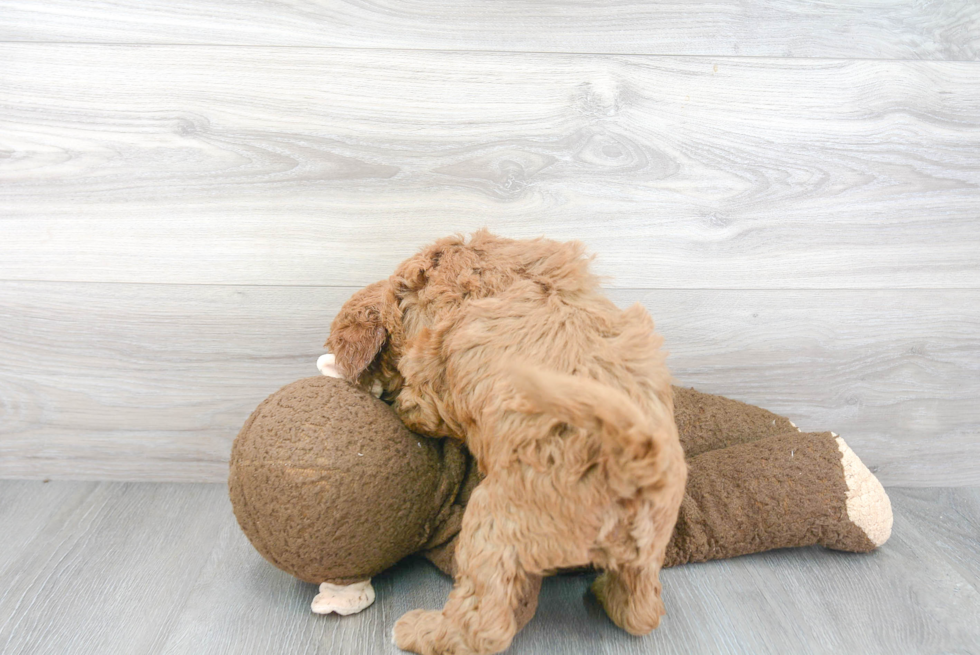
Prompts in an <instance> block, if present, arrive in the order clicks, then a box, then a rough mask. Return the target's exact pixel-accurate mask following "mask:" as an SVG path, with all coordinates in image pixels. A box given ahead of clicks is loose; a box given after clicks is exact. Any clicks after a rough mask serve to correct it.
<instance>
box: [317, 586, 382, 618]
mask: <svg viewBox="0 0 980 655" xmlns="http://www.w3.org/2000/svg"><path fill="white" fill-rule="evenodd" d="M373 602H374V587H372V586H371V581H370V580H365V581H364V582H355V583H354V584H349V585H340V584H331V583H329V582H324V583H322V584H321V585H320V593H318V594H317V595H316V598H314V599H313V603H312V604H311V605H310V608H311V609H312V610H313V612H314V613H316V614H330V613H331V612H336V613H337V614H340V615H341V616H347V615H348V614H357V613H358V612H360V611H361V610H363V609H366V608H368V607H370V606H371V603H373Z"/></svg>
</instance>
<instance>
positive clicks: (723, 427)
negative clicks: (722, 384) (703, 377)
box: [673, 387, 799, 459]
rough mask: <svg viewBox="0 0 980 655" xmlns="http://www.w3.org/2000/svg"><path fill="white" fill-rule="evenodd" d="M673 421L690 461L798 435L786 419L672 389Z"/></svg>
mask: <svg viewBox="0 0 980 655" xmlns="http://www.w3.org/2000/svg"><path fill="white" fill-rule="evenodd" d="M673 389H674V420H675V421H676V422H677V432H678V435H679V436H680V439H681V446H683V448H684V455H685V456H686V457H688V458H689V459H690V458H692V457H697V456H698V455H700V454H702V453H706V452H708V451H711V450H718V449H719V448H727V447H729V446H737V445H738V444H743V443H749V442H752V441H758V440H759V439H765V438H766V437H773V436H776V435H779V434H786V433H788V432H798V431H799V430H798V428H797V427H796V425H795V424H794V423H793V422H792V421H790V420H789V419H788V418H784V417H782V416H779V415H778V414H773V413H772V412H770V411H768V410H765V409H762V408H761V407H756V406H755V405H749V404H747V403H743V402H740V401H738V400H732V399H731V398H725V397H724V396H715V395H712V394H708V393H701V392H700V391H696V390H694V389H686V388H684V387H674V388H673Z"/></svg>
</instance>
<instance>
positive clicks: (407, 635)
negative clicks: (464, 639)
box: [393, 610, 466, 655]
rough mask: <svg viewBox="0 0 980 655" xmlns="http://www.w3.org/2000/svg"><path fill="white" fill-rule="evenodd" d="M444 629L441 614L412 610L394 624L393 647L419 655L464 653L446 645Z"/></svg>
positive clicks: (445, 631)
mask: <svg viewBox="0 0 980 655" xmlns="http://www.w3.org/2000/svg"><path fill="white" fill-rule="evenodd" d="M446 628H447V625H446V619H445V617H444V616H443V615H442V612H432V611H426V610H412V611H411V612H408V613H406V614H405V615H403V616H402V618H400V619H398V621H397V622H396V623H395V629H394V630H393V634H394V637H395V645H396V646H398V647H399V648H401V649H402V650H407V651H411V652H413V653H419V654H420V655H444V654H447V653H463V652H466V651H464V650H460V649H459V648H454V647H452V645H451V644H449V643H448V640H447V637H448V636H449V635H448V634H447V630H446Z"/></svg>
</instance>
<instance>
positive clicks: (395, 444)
mask: <svg viewBox="0 0 980 655" xmlns="http://www.w3.org/2000/svg"><path fill="white" fill-rule="evenodd" d="M465 473H466V456H465V454H464V451H463V447H462V446H461V445H460V444H458V443H455V442H453V441H451V440H442V439H440V440H435V439H427V438H425V437H421V436H419V435H417V434H414V433H412V432H410V431H409V430H408V429H406V428H405V426H404V425H403V424H402V423H401V421H400V420H398V417H397V416H396V415H395V414H394V412H392V411H391V408H389V407H388V406H387V405H386V404H385V403H383V402H382V401H380V400H378V399H377V398H375V397H374V396H372V395H370V394H369V393H367V392H365V391H363V390H361V389H357V388H355V387H353V386H351V385H350V384H349V383H347V382H346V381H344V380H340V379H337V378H332V377H323V376H321V377H314V378H307V379H304V380H299V381H298V382H294V383H292V384H289V385H287V386H285V387H283V388H282V389H280V390H279V391H277V392H276V393H274V394H272V395H271V396H269V397H268V398H266V400H265V401H264V402H262V404H260V405H259V406H258V408H256V410H255V411H254V412H252V415H251V416H250V417H249V419H248V421H246V423H245V425H244V427H242V430H241V432H240V433H239V434H238V437H237V438H236V439H235V443H234V445H233V447H232V453H231V472H230V476H229V480H228V486H229V491H230V495H231V502H232V507H233V508H234V511H235V516H236V517H237V518H238V523H239V525H241V528H242V531H243V532H244V533H245V535H246V536H247V537H248V539H249V541H251V542H252V545H253V546H255V548H256V550H258V551H259V552H260V553H261V554H262V556H263V557H265V558H266V559H267V560H269V561H270V562H272V563H273V564H275V565H276V566H277V567H279V568H280V569H282V570H284V571H286V572H287V573H290V574H291V575H294V576H296V577H297V578H300V579H301V580H305V581H307V582H313V583H321V582H332V583H337V584H350V583H353V582H358V581H362V580H366V579H368V578H370V577H372V576H374V575H376V574H378V573H380V572H381V571H383V570H385V569H387V568H388V567H390V566H392V565H393V564H395V563H396V562H398V561H399V560H400V559H402V558H404V557H405V556H407V555H409V554H411V553H414V552H417V551H419V550H422V549H423V548H426V547H430V546H432V545H434V543H433V540H434V539H437V537H438V532H439V530H440V527H441V526H442V524H443V523H444V522H445V520H446V517H447V516H448V515H449V514H450V513H451V510H452V503H453V501H454V499H455V498H456V496H457V493H458V491H459V488H460V484H461V483H462V481H463V478H464V476H465Z"/></svg>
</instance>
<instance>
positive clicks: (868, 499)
mask: <svg viewBox="0 0 980 655" xmlns="http://www.w3.org/2000/svg"><path fill="white" fill-rule="evenodd" d="M834 437H835V438H836V440H837V447H838V448H839V449H840V452H841V465H842V466H843V467H844V481H845V482H846V483H847V517H848V518H849V519H850V520H851V523H853V524H854V525H856V526H857V527H859V528H861V530H862V531H864V534H866V535H867V537H868V539H870V540H871V542H872V543H873V544H874V545H875V546H876V547H877V546H880V545H881V544H883V543H885V542H886V541H888V537H890V536H891V534H892V520H893V517H892V504H891V501H890V500H888V494H886V493H885V488H884V487H882V486H881V483H880V482H879V481H878V478H876V477H875V476H874V474H873V473H872V472H871V471H869V470H868V467H867V466H865V465H864V463H863V462H862V461H861V460H860V459H859V458H858V456H857V455H855V454H854V451H853V450H851V449H850V447H849V446H848V445H847V444H846V443H844V440H843V439H841V438H840V437H839V436H837V435H836V434H834Z"/></svg>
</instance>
